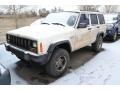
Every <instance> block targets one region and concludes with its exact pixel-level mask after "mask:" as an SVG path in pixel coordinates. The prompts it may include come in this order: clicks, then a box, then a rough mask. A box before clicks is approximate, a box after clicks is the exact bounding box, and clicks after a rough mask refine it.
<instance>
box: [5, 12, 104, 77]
mask: <svg viewBox="0 0 120 90" xmlns="http://www.w3.org/2000/svg"><path fill="white" fill-rule="evenodd" d="M105 32H106V25H105V21H104V17H103V14H101V13H99V12H87V11H65V12H58V13H51V14H49V15H48V16H47V17H46V18H45V19H44V21H42V23H41V24H40V25H33V26H32V25H31V26H26V27H22V28H19V29H16V30H13V31H9V32H8V33H7V35H6V36H7V43H6V49H7V50H8V51H11V52H12V53H14V54H15V55H16V56H17V57H18V58H20V59H21V60H26V61H34V62H37V63H39V64H41V65H44V66H45V69H46V71H47V73H48V74H49V75H52V76H60V75H61V74H63V73H64V72H65V70H66V68H67V65H68V62H69V60H70V57H69V55H70V53H71V52H73V51H75V50H78V49H80V48H82V47H85V46H88V45H91V46H92V48H93V50H94V51H97V52H98V51H100V49H101V47H102V41H103V37H104V36H105Z"/></svg>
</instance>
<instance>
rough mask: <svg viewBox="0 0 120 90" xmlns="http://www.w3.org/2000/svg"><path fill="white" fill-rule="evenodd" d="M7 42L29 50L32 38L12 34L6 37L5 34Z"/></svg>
mask: <svg viewBox="0 0 120 90" xmlns="http://www.w3.org/2000/svg"><path fill="white" fill-rule="evenodd" d="M7 42H8V43H10V44H12V45H14V46H17V47H20V48H22V49H26V50H29V49H30V48H31V47H32V43H33V40H29V39H25V38H21V37H17V36H13V35H9V37H8V35H7Z"/></svg>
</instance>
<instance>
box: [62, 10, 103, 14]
mask: <svg viewBox="0 0 120 90" xmlns="http://www.w3.org/2000/svg"><path fill="white" fill-rule="evenodd" d="M62 12H73V13H93V14H102V13H101V12H97V11H79V10H74V11H62Z"/></svg>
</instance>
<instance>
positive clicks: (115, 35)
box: [112, 32, 117, 42]
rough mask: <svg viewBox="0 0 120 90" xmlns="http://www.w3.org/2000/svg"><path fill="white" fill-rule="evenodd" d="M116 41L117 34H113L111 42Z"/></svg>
mask: <svg viewBox="0 0 120 90" xmlns="http://www.w3.org/2000/svg"><path fill="white" fill-rule="evenodd" d="M116 40H117V32H115V33H114V35H113V37H112V41H113V42H115V41H116Z"/></svg>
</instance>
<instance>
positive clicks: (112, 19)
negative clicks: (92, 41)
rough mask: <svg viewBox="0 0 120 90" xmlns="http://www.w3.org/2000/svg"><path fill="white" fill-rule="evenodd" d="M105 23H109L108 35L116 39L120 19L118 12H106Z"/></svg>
mask: <svg viewBox="0 0 120 90" xmlns="http://www.w3.org/2000/svg"><path fill="white" fill-rule="evenodd" d="M104 17H105V23H106V25H107V30H106V37H105V38H107V39H110V40H112V41H116V40H117V37H118V31H119V23H120V22H119V19H118V14H105V15H104Z"/></svg>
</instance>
